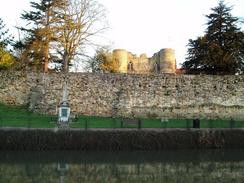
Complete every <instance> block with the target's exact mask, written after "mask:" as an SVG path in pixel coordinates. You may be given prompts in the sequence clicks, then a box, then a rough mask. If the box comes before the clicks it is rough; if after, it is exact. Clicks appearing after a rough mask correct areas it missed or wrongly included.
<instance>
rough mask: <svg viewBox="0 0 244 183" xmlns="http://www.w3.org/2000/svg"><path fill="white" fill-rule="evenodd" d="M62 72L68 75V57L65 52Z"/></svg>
mask: <svg viewBox="0 0 244 183" xmlns="http://www.w3.org/2000/svg"><path fill="white" fill-rule="evenodd" d="M63 72H64V73H68V72H69V56H68V54H67V51H65V52H64V65H63Z"/></svg>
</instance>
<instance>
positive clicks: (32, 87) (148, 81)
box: [0, 73, 244, 118]
mask: <svg viewBox="0 0 244 183" xmlns="http://www.w3.org/2000/svg"><path fill="white" fill-rule="evenodd" d="M66 79H67V81H68V92H69V94H68V98H69V102H70V106H71V111H72V113H73V114H84V115H95V116H127V117H133V116H140V117H141V116H144V117H170V118H185V117H186V118H192V117H203V118H205V117H210V118H216V117H220V118H223V117H235V118H243V114H244V76H207V75H166V74H165V75H163V74H159V75H127V74H94V73H70V74H68V76H67V77H66ZM0 81H1V82H0V102H3V103H7V104H17V105H28V106H29V108H30V110H33V111H35V112H40V113H50V114H56V113H57V107H58V105H59V103H60V100H61V98H62V88H63V83H64V81H65V76H64V75H62V74H55V73H52V74H38V73H28V74H27V73H1V74H0Z"/></svg>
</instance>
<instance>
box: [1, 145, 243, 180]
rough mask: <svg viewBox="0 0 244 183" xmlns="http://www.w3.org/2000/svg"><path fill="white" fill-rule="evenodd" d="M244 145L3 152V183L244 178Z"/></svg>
mask: <svg viewBox="0 0 244 183" xmlns="http://www.w3.org/2000/svg"><path fill="white" fill-rule="evenodd" d="M243 172H244V150H243V149H242V150H214V151H209V150H204V151H199V150H198V151H195V150H180V151H164V152H67V151H66V152H13V151H12V152H0V182H1V183H41V182H43V183H87V182H89V183H95V182H99V183H124V182H125V183H130V182H131V183H132V182H133V183H137V182H138V183H139V182H140V183H144V182H145V183H151V182H152V183H154V182H155V183H205V182H207V183H212V182H216V183H220V182H221V183H225V182H226V183H233V182H235V183H242V182H244V173H243Z"/></svg>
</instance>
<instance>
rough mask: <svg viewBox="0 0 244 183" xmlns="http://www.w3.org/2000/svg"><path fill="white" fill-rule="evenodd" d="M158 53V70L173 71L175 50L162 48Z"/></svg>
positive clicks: (174, 69) (174, 68)
mask: <svg viewBox="0 0 244 183" xmlns="http://www.w3.org/2000/svg"><path fill="white" fill-rule="evenodd" d="M159 55H160V58H159V59H160V72H161V73H175V71H176V61H175V51H174V50H173V49H170V48H166V49H162V50H160V52H159Z"/></svg>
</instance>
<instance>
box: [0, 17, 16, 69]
mask: <svg viewBox="0 0 244 183" xmlns="http://www.w3.org/2000/svg"><path fill="white" fill-rule="evenodd" d="M11 44H13V37H12V36H11V35H10V34H9V30H8V29H6V25H5V24H4V23H3V20H2V19H1V18H0V70H4V69H8V68H10V67H11V66H12V65H13V64H14V63H15V58H14V56H13V55H12V54H11V50H9V49H8V46H10V45H11Z"/></svg>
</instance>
